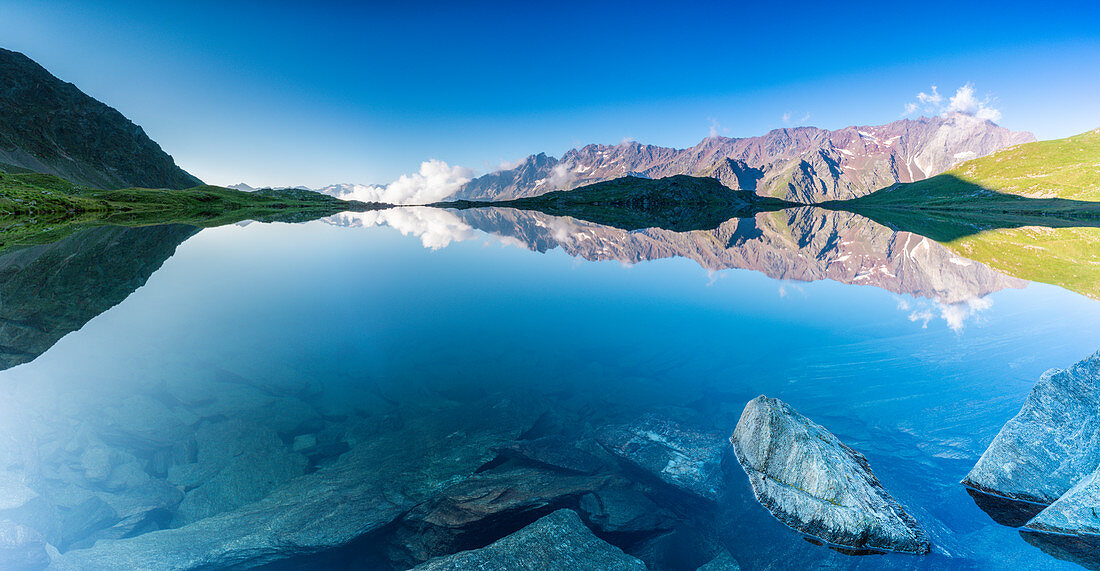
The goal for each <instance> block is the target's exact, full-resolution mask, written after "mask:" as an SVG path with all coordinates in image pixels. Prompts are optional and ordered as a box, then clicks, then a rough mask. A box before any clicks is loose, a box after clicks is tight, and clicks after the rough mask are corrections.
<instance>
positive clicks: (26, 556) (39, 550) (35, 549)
mask: <svg viewBox="0 0 1100 571" xmlns="http://www.w3.org/2000/svg"><path fill="white" fill-rule="evenodd" d="M46 545H47V544H46V540H45V539H43V537H42V535H41V534H40V533H38V532H37V531H35V530H34V529H31V528H29V527H27V526H24V525H19V524H17V523H15V522H13V521H11V520H2V521H0V568H2V569H12V570H16V569H19V570H26V571H31V570H35V569H44V568H45V567H46V566H47V565H48V564H49V563H50V556H49V554H48V553H47V551H46Z"/></svg>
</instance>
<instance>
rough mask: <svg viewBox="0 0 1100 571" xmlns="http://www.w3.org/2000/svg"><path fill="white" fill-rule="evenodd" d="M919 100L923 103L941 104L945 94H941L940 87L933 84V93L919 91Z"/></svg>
mask: <svg viewBox="0 0 1100 571" xmlns="http://www.w3.org/2000/svg"><path fill="white" fill-rule="evenodd" d="M917 101H920V102H921V105H939V104H940V103H941V102H942V101H943V96H942V95H940V92H939V88H938V87H936V86H935V85H933V86H932V93H925V92H923V91H922V92H920V93H918V94H917Z"/></svg>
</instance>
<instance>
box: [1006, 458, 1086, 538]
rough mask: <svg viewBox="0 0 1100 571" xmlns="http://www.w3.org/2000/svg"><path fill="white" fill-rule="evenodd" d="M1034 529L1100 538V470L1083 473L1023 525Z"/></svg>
mask: <svg viewBox="0 0 1100 571" xmlns="http://www.w3.org/2000/svg"><path fill="white" fill-rule="evenodd" d="M1024 527H1026V528H1027V529H1031V530H1034V531H1043V532H1051V533H1061V534H1067V535H1094V536H1097V539H1100V470H1097V471H1095V472H1093V473H1092V474H1089V475H1088V476H1085V478H1084V479H1082V480H1081V481H1080V482H1078V483H1077V485H1075V486H1073V487H1072V488H1070V490H1069V491H1068V492H1066V493H1065V494H1064V495H1063V496H1062V497H1060V498H1058V500H1056V501H1055V502H1054V503H1053V504H1050V505H1049V506H1047V507H1046V509H1044V510H1043V511H1041V512H1039V515H1037V516H1035V517H1034V518H1032V520H1031V521H1029V522H1027V525H1026V526H1024Z"/></svg>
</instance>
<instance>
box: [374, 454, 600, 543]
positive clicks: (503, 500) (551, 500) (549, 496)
mask: <svg viewBox="0 0 1100 571" xmlns="http://www.w3.org/2000/svg"><path fill="white" fill-rule="evenodd" d="M611 483H612V478H611V477H609V476H587V475H578V474H564V473H560V472H556V471H553V470H547V469H542V468H534V467H529V466H511V465H505V466H501V467H499V468H496V469H493V470H489V471H486V472H482V473H479V474H476V475H474V476H471V477H470V478H467V479H465V480H463V481H461V482H458V483H456V484H454V485H452V486H449V487H447V488H446V489H444V490H443V491H441V492H440V493H439V494H438V495H437V496H435V497H433V498H432V499H431V500H430V501H428V502H425V503H424V504H421V505H419V506H417V507H416V508H414V509H412V510H411V511H410V512H409V513H408V514H406V515H405V516H404V517H402V518H401V521H400V526H399V528H398V531H397V533H396V540H397V542H398V543H400V548H399V549H398V550H397V551H395V557H396V558H398V559H407V560H408V562H417V563H418V562H422V561H426V560H428V559H430V558H432V557H436V556H440V555H446V554H448V553H454V552H456V551H462V550H467V549H472V548H475V547H481V546H484V545H485V544H486V543H488V541H491V540H492V539H496V538H500V537H502V536H504V535H506V534H508V533H511V532H513V531H515V530H518V529H520V528H521V527H523V526H525V525H527V524H529V523H531V522H533V521H534V520H535V519H537V518H538V517H540V516H543V515H546V514H547V513H549V512H551V511H554V510H556V509H559V508H563V507H571V506H573V505H576V504H577V502H578V500H579V499H580V497H581V496H583V495H585V494H588V493H591V492H592V491H594V490H600V489H603V488H605V487H607V486H608V485H610V484H611ZM619 483H621V482H619ZM485 538H489V539H488V540H486V539H485ZM398 552H403V553H404V554H405V556H404V557H401V556H399V555H397V553H398Z"/></svg>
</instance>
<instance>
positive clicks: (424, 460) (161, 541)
mask: <svg viewBox="0 0 1100 571" xmlns="http://www.w3.org/2000/svg"><path fill="white" fill-rule="evenodd" d="M540 413H541V410H540V409H539V408H537V402H529V401H527V400H525V401H523V402H516V401H515V400H512V401H508V402H502V401H501V400H493V401H492V402H485V403H467V404H465V405H461V406H459V405H454V406H448V407H444V408H436V409H433V410H431V411H429V413H427V414H419V415H417V418H416V420H415V421H409V422H406V423H404V424H403V425H402V426H401V427H400V428H398V429H395V430H392V431H389V432H382V433H379V434H377V435H375V437H374V438H372V439H370V440H366V441H363V442H361V443H359V444H358V445H357V446H356V447H355V448H353V449H352V450H350V451H349V452H347V453H346V454H344V455H342V456H341V457H340V458H339V459H338V460H336V461H335V462H333V463H332V464H328V465H326V466H323V467H321V468H319V469H318V470H317V471H316V472H313V473H311V474H307V475H304V476H301V477H298V478H295V479H293V480H290V481H288V482H286V483H284V484H283V485H281V486H279V487H277V488H276V489H274V490H273V491H272V492H271V493H270V494H268V495H267V496H266V497H265V498H263V499H261V500H259V501H256V502H253V503H250V504H247V505H245V506H241V507H239V508H236V509H233V510H230V511H227V512H224V513H220V514H217V515H214V516H211V517H208V518H205V519H202V520H199V521H196V522H194V523H190V524H188V525H185V526H182V527H179V528H174V529H164V530H160V531H153V532H150V533H145V534H142V535H138V536H137V537H130V538H125V539H118V540H100V541H98V542H96V544H95V545H94V546H92V547H91V548H89V549H80V550H73V551H69V552H67V553H65V554H63V555H62V556H61V557H60V558H58V559H57V560H55V561H53V563H52V565H53V567H54V568H57V569H66V568H78V569H120V568H129V569H134V568H138V569H153V568H155V569H199V568H238V569H241V568H252V567H259V566H263V565H265V564H270V563H275V562H279V561H283V560H286V559H290V558H295V557H301V556H309V555H313V554H317V553H319V552H322V551H326V550H329V549H333V548H337V547H341V546H344V545H347V544H348V543H349V542H351V541H353V540H355V539H359V538H362V537H363V536H365V535H368V534H371V533H372V532H375V531H378V530H380V529H382V528H383V527H385V526H387V525H388V524H390V523H391V522H393V521H394V520H395V519H396V518H397V517H399V516H400V515H401V514H403V513H405V512H407V511H408V510H409V509H411V508H412V507H414V506H416V505H418V504H420V503H422V502H424V501H426V500H427V499H429V498H430V497H432V496H433V495H435V494H436V493H438V492H439V491H440V490H442V489H444V488H446V487H447V486H448V485H451V484H453V483H456V482H458V481H461V480H462V479H463V478H466V477H468V476H469V475H470V474H472V473H474V472H475V471H476V469H477V468H478V467H479V466H481V465H483V464H484V463H486V462H488V461H489V460H491V459H492V457H493V456H494V454H493V453H492V452H491V451H490V449H491V448H492V447H493V446H499V445H502V444H504V443H506V442H508V441H511V440H513V439H515V438H516V437H517V436H518V435H519V434H521V433H522V432H523V430H525V429H526V428H527V427H529V426H530V423H531V422H533V420H534V419H535V418H537V416H538V414H540Z"/></svg>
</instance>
